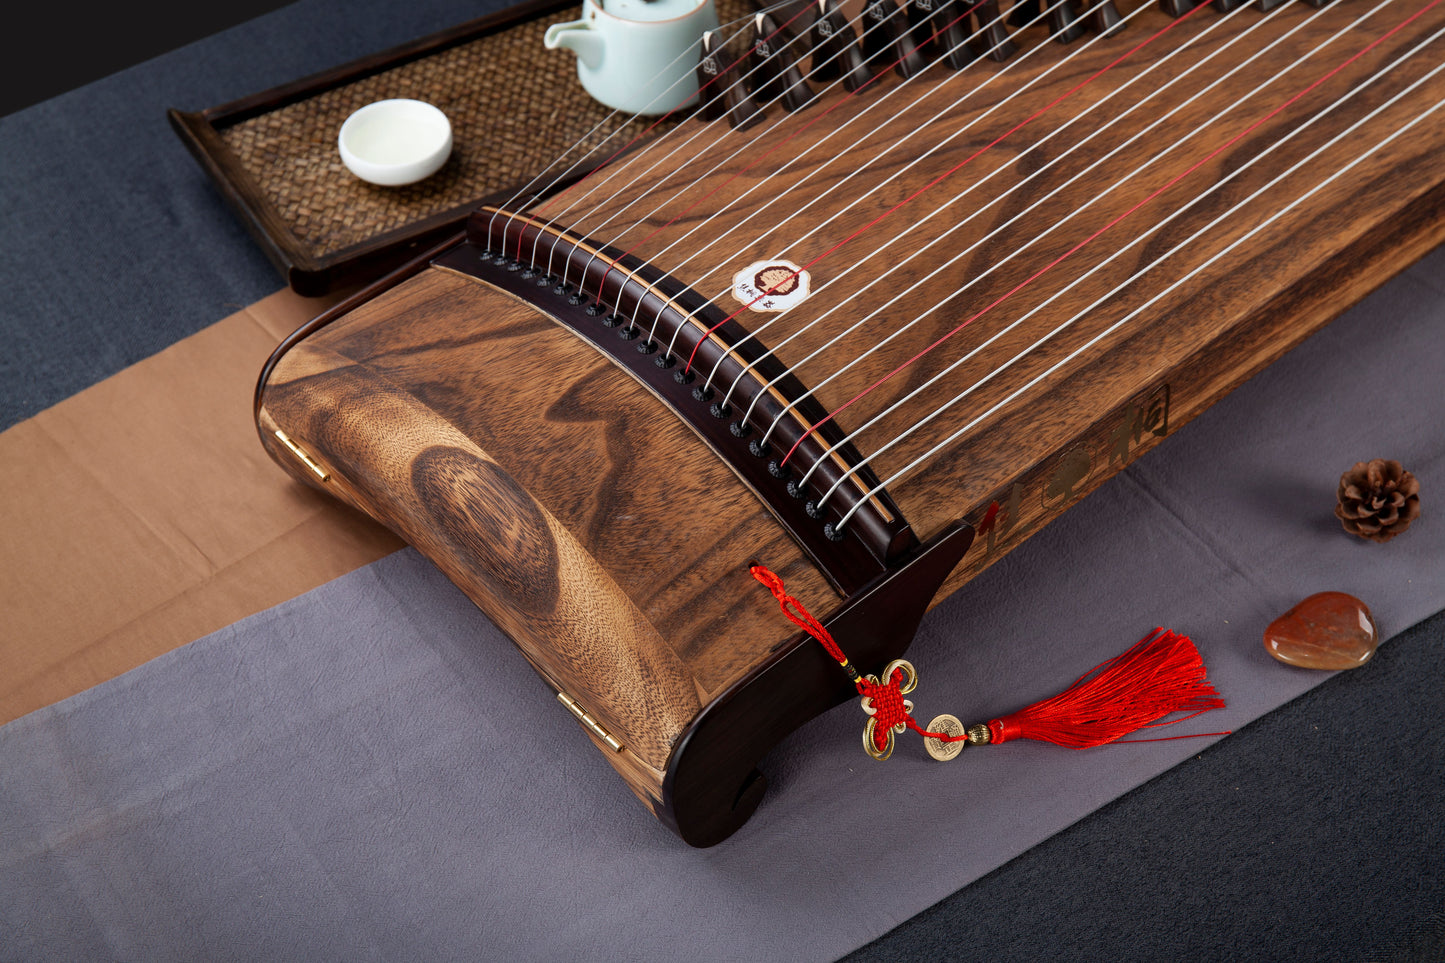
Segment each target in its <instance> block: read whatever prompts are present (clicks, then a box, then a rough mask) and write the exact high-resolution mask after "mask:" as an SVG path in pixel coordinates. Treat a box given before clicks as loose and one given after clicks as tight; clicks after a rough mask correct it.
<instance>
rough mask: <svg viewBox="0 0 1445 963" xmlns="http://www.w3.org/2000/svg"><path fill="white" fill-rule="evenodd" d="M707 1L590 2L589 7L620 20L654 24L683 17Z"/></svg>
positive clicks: (643, 0) (593, 0)
mask: <svg viewBox="0 0 1445 963" xmlns="http://www.w3.org/2000/svg"><path fill="white" fill-rule="evenodd" d="M706 2H707V0H602V2H601V3H598V2H597V0H591V5H592V6H596V7H599V8H601V10H602V12H603V13H608V14H611V15H612V16H614V17H617V18H618V19H620V20H637V21H644V22H654V21H659V20H672V19H675V18H677V17H685V16H687V15H688V14H690V13H692V12H693V11H694V10H696V9H697V8H698V7H700V6H702V5H703V4H704V3H706Z"/></svg>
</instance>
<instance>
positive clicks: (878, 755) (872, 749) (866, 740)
mask: <svg viewBox="0 0 1445 963" xmlns="http://www.w3.org/2000/svg"><path fill="white" fill-rule="evenodd" d="M877 729H878V720H877V719H875V718H873V717H871V716H870V717H869V718H868V724H867V725H865V726H864V727H863V751H864V752H866V753H868V755H870V756H872V757H873V758H874V759H877V760H878V761H879V762H882V761H883V760H885V759H887V758H888V757H889V756H891V755H893V743H894V742H895V741H897V740H896V739H895V738H894V735H893V730H892V729H889V730H888V731H887V732H886V733H884V735H883V748H882V749H879V748H878V746H877V744H876V743H874V741H873V733H874V732H876V731H877Z"/></svg>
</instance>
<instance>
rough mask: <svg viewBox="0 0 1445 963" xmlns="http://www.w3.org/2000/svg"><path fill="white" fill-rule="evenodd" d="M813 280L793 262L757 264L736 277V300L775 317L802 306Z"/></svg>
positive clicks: (751, 308)
mask: <svg viewBox="0 0 1445 963" xmlns="http://www.w3.org/2000/svg"><path fill="white" fill-rule="evenodd" d="M811 285H812V279H811V278H810V277H809V276H808V272H807V271H804V270H803V269H802V268H800V267H798V265H796V264H794V263H793V262H792V261H783V260H776V261H755V262H753V263H752V264H749V265H748V266H747V267H745V268H743V269H742V270H741V271H739V272H738V273H737V274H735V275H733V297H735V298H737V299H738V301H740V302H741V303H742V304H743V305H745V306H746V307H747V309H748V310H749V311H762V312H764V313H775V312H778V311H786V310H788V309H789V308H791V307H794V306H796V305H798V304H801V303H802V302H803V301H804V300H805V299H806V298H807V297H808V295H809V294H811V293H812V287H811Z"/></svg>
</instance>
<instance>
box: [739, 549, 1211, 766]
mask: <svg viewBox="0 0 1445 963" xmlns="http://www.w3.org/2000/svg"><path fill="white" fill-rule="evenodd" d="M749 571H750V572H751V573H752V576H753V578H755V579H757V580H758V581H759V582H761V583H762V584H763V585H765V586H767V588H768V591H770V592H772V593H773V597H774V598H776V599H777V600H778V602H779V604H780V606H781V608H782V611H783V614H784V615H785V616H787V618H788V620H789V621H790V622H792V623H793V624H794V625H796V626H798V627H799V628H801V629H803V631H805V632H807V633H808V634H809V635H811V636H813V638H815V639H817V640H818V641H819V642H820V643H822V645H823V647H824V648H825V649H827V651H828V654H829V655H831V656H832V657H833V658H834V659H835V660H836V661H837V662H838V664H839V665H841V666H843V668H844V669H846V670H847V671H848V673H849V675H850V676H851V677H852V679H853V683H854V685H855V686H856V687H857V689H858V692H859V693H860V694H862V695H863V696H865V697H867V698H868V699H869V700H870V702H869V703H868V704H869V707H870V708H871V709H872V710H873V712H872V713H871V714H872V716H873V720H874V729H873V744H874V746H875V747H877V749H878V751H879V752H880V753H881V752H884V751H885V750H886V749H887V746H888V738H889V736H888V733H889V731H890V730H891V729H893V728H895V727H897V726H899V725H902V726H905V727H907V728H909V729H912V730H913V731H914V732H917V733H918V734H919V735H921V736H923V737H925V738H930V739H937V740H939V741H940V742H962V741H964V740H966V739H968V738H969V737H968V735H967V733H960V734H959V735H949V734H947V733H942V732H932V731H930V730H927V729H924V728H923V727H922V726H920V725H919V724H918V722H917V721H916V720H915V719H914V718H913V716H912V714H911V713H909V711H908V708H907V705H906V703H905V702H904V699H903V692H902V686H903V678H904V672H903V669H902V668H897V669H894V670H893V673H892V675H891V676H890V677H889V678H888V679H886V680H881V681H878V682H874V681H872V679H871V677H870V678H864V677H862V676H860V675H859V674H858V672H857V670H856V669H854V668H853V666H852V665H850V664H849V662H848V657H847V656H846V655H845V654H844V653H843V650H842V649H841V648H840V647H839V645H838V643H837V642H836V641H835V640H834V639H833V636H832V635H831V634H830V633H829V632H828V630H827V629H826V628H824V627H823V624H822V623H821V622H819V621H818V620H817V619H815V618H813V616H812V615H810V614H809V613H808V610H807V609H805V608H803V606H802V604H801V603H800V602H798V600H797V599H795V598H793V596H791V595H789V594H787V592H786V591H785V588H784V585H783V580H782V579H781V578H779V577H778V576H777V575H776V574H774V573H773V572H771V571H769V570H768V569H767V568H765V567H764V566H762V565H754V566H752V567H751V568H750V569H749ZM1223 707H1224V700H1223V699H1221V698H1220V697H1219V693H1218V692H1217V691H1216V690H1215V688H1214V686H1212V685H1211V684H1209V682H1208V680H1207V678H1206V670H1205V667H1204V660H1203V658H1202V657H1201V656H1200V655H1199V650H1198V649H1197V648H1195V646H1194V643H1193V642H1191V641H1190V640H1189V639H1188V638H1186V637H1185V636H1182V635H1176V634H1175V633H1173V632H1170V631H1168V630H1167V629H1163V628H1156V629H1155V630H1154V631H1153V632H1151V633H1149V634H1148V635H1146V636H1145V637H1144V638H1142V639H1140V640H1139V641H1138V642H1137V643H1136V644H1135V645H1134V646H1133V647H1132V648H1130V649H1129V650H1128V651H1126V652H1123V653H1121V654H1119V655H1116V656H1114V657H1113V658H1112V659H1108V660H1105V661H1104V662H1101V663H1099V664H1098V665H1096V666H1094V667H1093V668H1092V669H1090V670H1089V671H1088V672H1085V673H1084V674H1083V675H1081V676H1079V677H1078V678H1077V679H1075V680H1074V682H1073V684H1072V685H1070V686H1069V687H1068V688H1067V689H1065V690H1064V691H1063V692H1060V693H1059V694H1058V695H1056V696H1053V697H1051V698H1048V699H1044V700H1043V701H1041V702H1036V703H1034V704H1033V705H1031V706H1028V707H1027V708H1024V709H1020V710H1019V711H1018V712H1014V713H1011V714H1009V715H1006V716H1003V717H1002V718H999V719H994V720H992V721H991V722H989V724H988V729H989V737H990V738H989V741H990V742H992V743H1001V742H1008V741H1010V740H1013V739H1034V740H1038V741H1040V742H1052V743H1054V744H1055V745H1059V746H1065V747H1068V748H1071V749H1087V748H1091V747H1094V746H1101V745H1104V744H1106V743H1110V742H1119V741H1123V742H1169V741H1172V740H1174V739H1199V738H1204V737H1207V736H1226V735H1229V733H1228V732H1202V733H1194V734H1191V735H1187V736H1164V737H1160V738H1157V739H1124V740H1121V739H1120V737H1121V736H1125V735H1128V734H1129V733H1131V732H1136V731H1138V730H1140V729H1153V728H1157V727H1160V726H1172V725H1176V724H1178V723H1180V722H1185V721H1187V720H1189V719H1192V718H1194V717H1195V716H1197V715H1199V714H1200V713H1203V712H1208V711H1209V710H1211V709H1219V708H1223ZM1180 712H1186V713H1189V714H1188V715H1184V716H1180V717H1179V718H1176V719H1166V717H1168V716H1171V715H1174V714H1176V713H1180Z"/></svg>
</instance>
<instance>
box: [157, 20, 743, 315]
mask: <svg viewBox="0 0 1445 963" xmlns="http://www.w3.org/2000/svg"><path fill="white" fill-rule="evenodd" d="M746 3H747V0H722V2H720V3H719V4H718V6H719V10H718V13H719V17H720V18H721V19H722V20H723V21H724V22H727V21H728V20H730V19H732V18H734V17H737V16H740V15H742V14H743V12H744V7H745V5H746ZM578 11H579V7H578V5H577V4H575V3H573V2H572V0H528V2H525V3H522V4H520V5H518V6H514V7H510V8H508V9H506V10H502V11H499V12H498V13H495V14H491V15H489V16H485V17H481V18H479V19H477V20H471V21H468V22H466V23H463V24H460V25H458V26H456V27H452V28H450V29H448V30H444V31H441V32H439V33H435V34H432V35H431V36H428V37H423V38H421V39H419V40H415V41H412V42H410V43H407V44H403V45H401V46H399V47H394V48H392V49H390V50H387V51H384V52H381V53H377V54H373V55H371V56H369V57H364V58H362V59H360V60H355V61H352V62H351V63H348V64H343V65H341V66H339V67H334V68H332V69H330V70H326V71H323V72H321V73H318V74H313V75H312V76H310V77H306V78H304V79H301V80H297V81H294V82H292V83H289V84H285V85H283V86H280V87H275V88H273V89H271V90H267V91H263V92H261V93H258V94H252V95H251V96H249V97H243V98H241V99H240V100H236V101H232V102H231V103H229V104H222V105H221V106H219V107H211V108H208V109H206V110H202V111H197V112H186V111H181V110H176V109H172V110H170V111H168V116H169V117H170V121H171V126H172V127H173V128H174V129H175V131H176V133H177V134H179V135H180V137H181V139H182V140H183V141H184V142H185V144H186V146H187V147H188V148H189V149H190V151H191V153H192V154H193V155H194V156H195V158H196V160H197V161H199V162H200V164H201V166H202V167H203V168H204V169H205V170H206V172H207V173H208V174H209V175H210V176H211V178H212V179H213V180H214V181H215V182H216V185H217V187H218V188H219V189H220V191H221V193H222V194H223V195H224V196H225V198H226V200H227V201H228V202H229V203H230V204H231V206H232V207H233V208H234V209H235V211H236V213H237V215H238V216H239V217H240V219H241V222H242V223H243V224H244V225H245V226H246V228H247V230H249V231H250V232H251V234H252V236H253V237H254V238H255V239H256V241H257V243H259V244H260V245H261V248H262V249H263V250H264V251H265V252H266V254H267V256H269V257H270V258H271V260H272V262H273V263H275V264H276V266H277V268H278V269H280V271H281V273H282V275H283V276H284V277H285V278H286V281H287V283H288V284H290V286H291V287H292V289H293V290H295V291H296V292H298V293H300V294H305V295H318V294H324V293H326V292H328V291H330V290H333V289H335V288H337V287H340V286H344V285H347V284H350V283H355V282H360V281H365V280H369V279H373V278H375V277H377V276H379V275H381V274H383V273H385V272H386V271H387V270H389V269H391V268H392V267H395V266H397V265H399V264H401V263H402V262H404V261H405V260H407V259H408V258H409V257H412V256H414V255H415V254H416V253H417V252H419V251H420V250H422V249H424V248H425V247H427V246H428V245H431V244H434V243H436V242H437V241H438V240H440V239H441V238H443V237H445V236H446V235H448V234H450V233H453V232H455V231H456V230H457V229H458V228H459V227H460V225H461V224H462V222H463V221H464V220H465V219H466V215H467V213H468V212H469V211H471V210H472V209H474V208H475V207H476V206H477V205H478V204H480V203H482V202H483V201H488V200H493V201H503V200H508V199H510V198H511V196H512V194H513V193H515V192H516V190H517V189H518V188H520V187H523V186H525V185H526V184H527V183H528V182H529V181H531V180H532V178H533V176H534V175H535V174H537V173H538V171H540V170H541V169H542V168H543V167H545V166H546V165H547V164H548V163H549V162H551V161H553V160H554V159H556V158H558V157H559V156H560V155H562V153H563V152H564V151H566V150H567V149H568V148H570V147H572V146H573V145H575V144H578V142H579V141H582V142H583V147H584V148H587V149H590V148H594V147H596V146H597V145H599V144H601V142H602V141H604V140H606V139H607V138H609V137H610V136H611V135H612V134H614V133H617V132H618V131H619V130H620V131H621V134H620V136H619V137H618V138H616V139H613V140H612V141H610V142H609V148H608V150H609V151H610V150H613V149H615V145H617V144H625V143H627V142H628V141H630V140H631V139H632V138H633V137H634V136H636V135H638V134H641V133H642V132H643V131H646V130H648V128H649V127H653V123H652V121H651V120H643V121H635V120H633V119H632V118H630V117H629V116H627V115H625V114H622V113H617V112H614V111H612V110H611V109H610V108H608V107H604V106H603V105H602V104H599V103H597V102H596V101H594V100H592V99H591V98H590V97H588V96H587V94H586V93H585V92H584V91H583V90H582V88H581V86H580V85H579V84H578V83H577V76H576V68H575V61H574V60H573V58H572V56H571V55H570V54H568V53H566V52H565V51H559V50H547V49H545V48H544V47H543V46H542V35H543V34H544V33H545V32H546V30H547V27H549V26H550V25H552V24H554V23H561V22H564V21H567V20H572V19H576V17H577V16H578ZM388 97H412V98H417V99H420V100H426V101H429V102H431V103H433V104H435V105H436V106H438V107H439V108H441V109H442V111H444V112H445V113H446V115H447V117H448V118H449V119H450V121H451V124H452V136H453V141H454V146H453V150H452V156H451V158H450V159H449V160H448V161H447V163H446V165H445V166H444V167H443V168H442V169H441V171H439V172H438V173H437V174H435V175H434V176H432V177H430V178H428V179H426V180H424V181H422V182H420V183H418V184H412V185H409V186H407V187H399V188H388V187H376V186H373V185H371V184H367V183H365V182H363V181H361V180H358V179H357V178H356V177H354V176H353V175H352V174H351V172H350V171H348V170H347V169H346V167H345V166H344V165H343V164H342V163H341V157H340V156H339V155H338V153H337V151H336V135H337V131H338V130H340V128H341V123H342V121H344V120H345V119H346V118H347V117H348V116H349V115H350V114H351V113H352V111H354V110H356V109H357V108H359V107H362V106H364V105H366V104H368V103H371V102H372V101H375V100H382V99H385V98H388ZM671 123H672V121H671V120H668V121H664V122H663V123H661V124H657V125H656V127H655V130H657V131H660V130H663V129H666V127H668V126H671ZM584 153H585V150H584V149H583V148H579V149H578V150H577V151H574V152H573V153H572V154H570V155H568V159H567V162H566V163H567V164H568V165H570V164H572V162H573V161H574V160H576V159H577V158H579V157H581V156H583V154H584ZM605 159H606V157H605V154H604V152H602V151H599V152H598V156H597V157H596V158H595V160H594V161H592V163H594V164H595V163H599V162H601V161H602V160H605ZM585 170H586V165H585V164H583V165H579V166H578V167H577V168H575V169H574V170H573V171H572V172H571V176H572V177H573V178H575V177H577V176H580V174H581V173H583V172H584V171H585ZM551 180H552V177H550V176H548V177H545V178H542V179H541V180H540V184H539V186H542V185H545V184H547V183H549V182H550V181H551ZM560 186H562V185H561V184H559V185H557V187H560ZM554 189H556V188H554Z"/></svg>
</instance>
